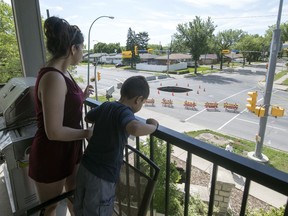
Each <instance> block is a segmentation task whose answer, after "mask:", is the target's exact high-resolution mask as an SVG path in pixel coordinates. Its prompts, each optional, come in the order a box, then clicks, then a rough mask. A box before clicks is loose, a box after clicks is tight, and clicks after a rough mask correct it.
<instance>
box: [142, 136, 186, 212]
mask: <svg viewBox="0 0 288 216" xmlns="http://www.w3.org/2000/svg"><path fill="white" fill-rule="evenodd" d="M146 142H147V143H149V142H150V141H149V139H147V141H146ZM140 148H141V152H143V153H144V154H145V155H149V146H148V145H144V144H143V143H142V144H141V147H140ZM154 155H155V158H154V162H155V163H156V164H157V165H158V166H159V167H160V173H159V177H158V182H157V186H156V189H155V193H154V199H153V204H154V208H155V209H156V210H157V212H159V213H164V210H165V209H164V200H165V184H166V173H165V167H166V144H165V143H164V141H163V140H160V139H157V138H156V137H154ZM170 165H171V170H170V182H169V189H170V191H169V193H170V194H169V195H170V200H169V210H168V211H169V215H175V216H182V214H183V213H182V212H183V207H182V205H181V203H182V194H181V192H180V191H179V190H178V189H177V187H176V183H177V182H178V181H179V180H180V174H179V172H178V170H177V169H176V164H175V162H173V163H171V164H170Z"/></svg>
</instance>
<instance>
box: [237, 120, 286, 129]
mask: <svg viewBox="0 0 288 216" xmlns="http://www.w3.org/2000/svg"><path fill="white" fill-rule="evenodd" d="M237 120H239V121H244V122H248V123H251V124H258V125H259V122H258V123H257V122H253V121H249V120H246V119H240V118H238V119H237ZM267 127H269V128H272V129H277V130H280V131H284V132H286V129H283V128H279V127H274V126H270V125H269V124H267Z"/></svg>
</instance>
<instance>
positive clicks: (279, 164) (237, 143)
mask: <svg viewBox="0 0 288 216" xmlns="http://www.w3.org/2000/svg"><path fill="white" fill-rule="evenodd" d="M202 133H210V134H213V135H215V136H216V138H217V137H221V138H225V139H227V140H230V141H231V142H230V145H231V146H232V147H233V152H234V153H236V154H238V155H241V156H243V157H247V153H248V152H251V151H255V146H256V144H255V142H251V141H248V140H244V139H239V138H235V137H232V136H228V135H224V134H221V133H217V132H214V131H211V130H199V131H190V132H187V133H186V134H187V135H189V136H191V137H197V136H198V135H200V134H202ZM203 141H205V142H208V143H210V144H214V143H211V142H209V141H207V140H203ZM217 146H218V147H220V148H224V149H225V147H226V144H225V145H223V146H221V145H217ZM262 153H263V154H264V155H266V156H267V157H268V158H269V162H268V164H267V165H268V166H271V167H274V168H275V169H278V170H281V171H283V172H286V173H288V166H287V164H288V153H287V152H284V151H280V150H276V149H273V148H270V147H267V146H263V151H262Z"/></svg>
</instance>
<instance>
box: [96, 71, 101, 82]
mask: <svg viewBox="0 0 288 216" xmlns="http://www.w3.org/2000/svg"><path fill="white" fill-rule="evenodd" d="M100 79H101V73H100V72H97V80H98V81H99V80H100Z"/></svg>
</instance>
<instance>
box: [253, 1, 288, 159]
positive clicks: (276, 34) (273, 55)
mask: <svg viewBox="0 0 288 216" xmlns="http://www.w3.org/2000/svg"><path fill="white" fill-rule="evenodd" d="M282 5H283V0H280V4H279V10H278V19H277V24H276V29H275V30H274V31H273V38H272V43H271V46H270V59H269V65H268V66H269V68H268V74H267V76H266V89H265V96H264V108H265V113H264V116H263V117H261V118H260V125H259V132H258V135H256V149H255V153H253V152H252V153H251V152H250V153H249V154H248V155H249V156H250V157H251V158H252V159H255V160H258V161H261V162H267V161H268V160H269V159H268V158H267V157H266V156H265V155H263V154H262V153H261V152H262V148H263V141H264V136H265V130H266V125H267V119H268V113H269V108H270V101H271V94H272V90H273V81H274V75H275V69H276V63H277V56H278V52H279V47H280V33H281V31H280V20H281V12H282Z"/></svg>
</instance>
